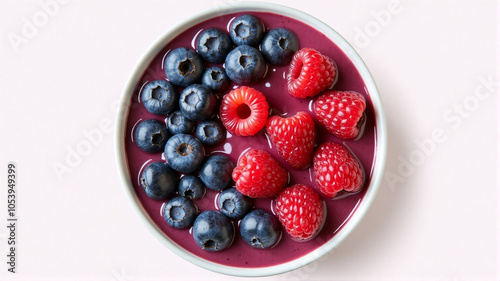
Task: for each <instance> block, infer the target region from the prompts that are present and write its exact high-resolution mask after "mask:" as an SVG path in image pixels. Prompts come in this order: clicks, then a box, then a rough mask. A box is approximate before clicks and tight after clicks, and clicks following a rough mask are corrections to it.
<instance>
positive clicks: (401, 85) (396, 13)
mask: <svg viewBox="0 0 500 281" xmlns="http://www.w3.org/2000/svg"><path fill="white" fill-rule="evenodd" d="M236 2H240V1H235V0H213V1H180V2H178V3H175V4H172V2H169V1H152V0H146V1H95V0H94V1H77V0H74V1H70V0H64V1H63V0H59V1H56V0H40V1H14V0H0V21H1V25H0V85H2V88H3V89H2V91H1V92H0V98H1V100H0V134H1V137H0V160H1V161H0V165H2V167H3V168H0V173H1V176H0V177H1V178H2V179H3V180H0V182H3V185H4V187H3V188H0V213H2V214H3V215H2V216H0V217H2V218H4V219H2V220H1V221H2V222H1V223H0V256H2V257H3V258H0V261H3V262H1V264H3V265H0V279H1V280H105V281H112V280H117V281H118V280H120V281H122V280H123V281H133V280H166V279H168V280H201V279H203V280H238V279H241V280H248V279H243V278H234V277H229V276H224V275H220V274H218V273H213V272H210V271H207V270H205V269H203V268H199V267H196V266H194V265H192V264H191V263H189V262H187V261H185V260H183V259H181V258H179V257H178V256H176V255H175V254H173V253H172V252H170V251H169V250H168V249H167V248H165V247H164V246H163V244H161V243H160V242H159V241H158V240H156V239H155V238H154V237H153V236H152V235H151V233H150V232H149V231H148V230H147V229H146V228H145V227H144V225H143V223H142V221H141V220H140V218H139V216H138V215H137V214H136V213H135V212H134V209H133V208H132V206H131V204H130V202H129V200H128V199H127V197H126V195H125V193H124V192H123V186H122V184H121V182H120V178H119V176H118V172H117V169H116V160H115V151H114V142H115V137H114V126H115V123H116V109H117V107H118V102H119V99H120V96H121V93H122V90H123V88H124V86H125V84H126V81H127V79H128V78H129V75H130V74H131V72H132V69H133V67H134V66H135V64H136V63H137V62H138V61H139V59H140V58H141V56H142V54H143V53H144V52H145V51H146V50H147V49H148V48H149V46H150V45H151V44H152V43H153V42H154V41H155V40H156V39H157V38H158V37H159V36H161V35H162V34H163V33H164V32H165V31H166V30H168V29H169V28H170V27H172V26H173V25H175V24H177V23H179V22H180V21H182V20H183V19H185V18H186V17H188V16H191V15H192V14H195V13H198V12H202V11H204V10H206V9H211V8H214V7H215V6H216V5H222V6H224V5H232V4H234V3H236ZM270 2H272V3H279V4H286V5H289V6H291V7H293V8H296V9H300V10H302V11H304V12H307V13H309V14H311V15H313V16H315V17H317V18H319V19H320V20H322V21H324V22H325V23H327V24H328V25H330V26H331V27H333V28H334V29H335V30H337V31H338V32H339V33H340V34H341V35H342V36H344V38H346V39H347V40H348V41H349V42H351V43H352V45H353V46H354V48H355V49H356V50H357V51H358V52H359V54H360V55H361V57H362V58H363V59H364V60H365V62H366V64H367V65H368V68H369V69H370V70H371V72H372V75H373V77H374V78H375V80H376V82H377V85H378V88H379V91H380V93H381V96H382V100H383V103H384V107H385V112H386V117H387V123H388V130H389V150H388V161H387V167H386V173H385V178H384V180H383V181H382V185H381V186H380V190H379V193H378V195H377V197H376V198H375V200H374V202H373V205H372V207H371V208H370V210H369V212H368V213H367V215H366V216H365V218H364V219H363V221H362V222H361V223H360V224H359V226H358V227H357V228H356V229H355V230H354V231H353V233H352V234H351V235H350V236H349V237H347V239H346V240H345V241H344V242H343V243H342V244H341V245H340V246H339V247H337V248H336V249H334V250H333V251H332V252H330V253H329V254H328V255H326V256H324V257H323V258H321V259H320V260H319V261H317V262H314V263H312V264H310V265H308V266H305V267H303V268H301V269H298V270H295V271H292V272H289V273H285V274H282V275H277V276H272V277H266V278H262V280H498V279H500V274H499V264H500V260H499V253H500V248H499V243H498V237H500V235H499V234H500V231H499V226H500V224H499V205H498V199H499V198H500V193H499V185H498V183H499V181H498V179H499V178H498V175H497V174H498V171H499V168H500V167H499V165H498V159H499V149H498V148H499V147H498V143H499V130H498V113H497V112H498V105H499V100H498V98H497V96H498V94H499V85H500V77H499V73H498V68H499V66H500V63H499V53H498V51H497V50H500V44H499V40H498V39H499V33H498V24H499V7H498V6H499V5H498V3H497V2H496V1H493V0H488V1H486V0H480V1H454V2H451V1H415V0H414V1H408V0H406V1H405V0H384V1H382V0H376V1H369V0H355V1H347V0H341V1H335V2H333V1H331V2H328V3H329V4H325V3H326V2H325V1H317V0H309V1H294V0H290V1H270ZM325 6H326V7H325ZM9 162H14V163H15V164H16V166H17V176H18V178H17V199H18V205H17V210H16V211H17V212H16V215H17V218H18V229H17V237H16V238H17V242H18V247H17V256H18V260H17V261H18V264H17V267H16V270H17V273H16V274H11V273H9V272H8V271H7V264H6V261H7V257H6V255H7V254H8V248H7V239H8V236H9V233H8V229H7V228H6V227H5V226H6V225H7V221H6V218H7V204H6V202H7V186H6V185H7V184H6V182H7V181H6V178H7V163H9ZM2 225H3V226H2Z"/></svg>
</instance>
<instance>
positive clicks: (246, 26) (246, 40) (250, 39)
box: [229, 15, 264, 47]
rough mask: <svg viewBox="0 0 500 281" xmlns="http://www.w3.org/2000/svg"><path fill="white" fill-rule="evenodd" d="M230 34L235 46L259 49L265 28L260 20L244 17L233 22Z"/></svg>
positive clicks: (248, 16)
mask: <svg viewBox="0 0 500 281" xmlns="http://www.w3.org/2000/svg"><path fill="white" fill-rule="evenodd" d="M229 32H230V35H231V39H232V40H233V42H234V44H235V45H238V46H240V45H249V46H253V47H257V46H258V45H259V43H260V41H261V39H262V36H263V32H264V27H263V24H262V22H261V21H260V20H259V19H258V18H256V17H254V16H252V15H242V16H239V17H237V18H236V19H234V20H233V22H232V23H231V26H230V27H229Z"/></svg>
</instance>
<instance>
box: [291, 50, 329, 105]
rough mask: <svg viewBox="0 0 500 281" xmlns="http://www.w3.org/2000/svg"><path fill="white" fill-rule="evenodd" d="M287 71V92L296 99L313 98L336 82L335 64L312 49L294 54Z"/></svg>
mask: <svg viewBox="0 0 500 281" xmlns="http://www.w3.org/2000/svg"><path fill="white" fill-rule="evenodd" d="M288 70H289V71H288V75H287V82H288V92H289V93H290V94H291V95H292V96H294V97H297V98H307V97H312V96H315V95H317V94H319V93H321V92H322V91H324V90H326V89H328V88H330V87H331V86H333V84H334V83H335V81H336V80H337V66H336V64H335V62H334V61H333V60H332V59H331V58H329V57H327V56H324V55H322V54H321V53H320V52H318V51H316V50H314V49H309V48H304V49H300V50H299V51H298V52H296V53H295V54H294V56H293V58H292V61H291V62H290V66H289V68H288Z"/></svg>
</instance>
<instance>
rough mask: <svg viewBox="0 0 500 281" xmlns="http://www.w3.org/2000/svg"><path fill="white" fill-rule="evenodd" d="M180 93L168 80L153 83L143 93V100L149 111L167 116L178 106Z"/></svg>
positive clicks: (145, 87)
mask: <svg viewBox="0 0 500 281" xmlns="http://www.w3.org/2000/svg"><path fill="white" fill-rule="evenodd" d="M178 99H179V93H177V90H176V89H175V87H174V86H172V84H170V83H169V82H168V81H166V80H155V81H151V82H149V83H148V84H146V86H144V88H143V89H142V91H141V100H142V103H143V104H144V107H145V108H146V109H147V111H149V112H151V113H153V114H157V115H167V114H168V113H170V112H171V111H172V110H174V109H175V107H176V106H177V103H178Z"/></svg>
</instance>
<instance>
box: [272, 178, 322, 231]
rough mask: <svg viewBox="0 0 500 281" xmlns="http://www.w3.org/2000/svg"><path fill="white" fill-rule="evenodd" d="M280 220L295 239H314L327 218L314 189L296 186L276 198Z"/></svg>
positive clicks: (288, 188) (300, 185) (301, 185)
mask: <svg viewBox="0 0 500 281" xmlns="http://www.w3.org/2000/svg"><path fill="white" fill-rule="evenodd" d="M276 212H277V215H278V219H279V220H280V222H281V224H282V225H283V227H284V228H285V230H286V232H288V233H289V234H290V235H291V236H292V237H293V238H295V239H297V240H308V239H311V238H312V237H314V236H315V235H316V234H317V233H318V232H319V231H320V230H321V227H322V225H323V221H324V219H325V217H326V213H325V208H324V204H323V201H322V200H321V198H320V197H319V194H318V193H316V192H315V191H314V190H313V189H312V188H310V187H308V186H306V185H303V184H296V185H292V186H290V187H287V188H285V189H283V190H282V191H281V192H280V194H279V195H278V196H277V197H276Z"/></svg>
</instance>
